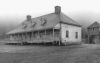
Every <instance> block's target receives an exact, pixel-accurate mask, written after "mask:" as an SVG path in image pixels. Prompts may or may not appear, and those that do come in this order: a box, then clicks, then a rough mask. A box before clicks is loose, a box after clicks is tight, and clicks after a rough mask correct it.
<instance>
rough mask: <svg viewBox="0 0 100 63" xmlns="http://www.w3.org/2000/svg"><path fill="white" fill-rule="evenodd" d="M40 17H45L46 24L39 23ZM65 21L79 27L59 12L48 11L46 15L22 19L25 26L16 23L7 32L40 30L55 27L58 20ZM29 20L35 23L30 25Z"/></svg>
mask: <svg viewBox="0 0 100 63" xmlns="http://www.w3.org/2000/svg"><path fill="white" fill-rule="evenodd" d="M41 18H46V19H47V21H46V24H44V25H43V26H42V25H41ZM60 21H61V22H63V23H67V24H70V25H75V26H79V27H81V25H80V24H78V23H77V22H75V21H74V20H72V19H71V18H69V17H68V16H66V15H65V14H63V13H62V12H60V14H56V13H55V12H54V13H50V14H47V15H43V16H40V17H36V18H32V19H31V21H27V20H26V21H24V22H22V23H26V24H27V27H26V28H24V29H23V28H22V23H21V24H20V25H18V26H17V27H16V28H14V29H13V30H12V31H10V32H8V33H7V34H15V33H21V32H28V31H36V30H42V29H48V28H53V27H55V26H56V25H57V24H58V23H59V22H60ZM31 22H35V23H36V24H35V25H34V26H33V27H31Z"/></svg>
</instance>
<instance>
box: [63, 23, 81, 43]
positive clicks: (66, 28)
mask: <svg viewBox="0 0 100 63" xmlns="http://www.w3.org/2000/svg"><path fill="white" fill-rule="evenodd" d="M61 27H62V28H61V29H62V30H61V32H62V41H63V42H81V27H77V26H73V25H68V24H61ZM66 31H68V32H69V37H68V38H66ZM76 32H78V38H76V34H75V33H76Z"/></svg>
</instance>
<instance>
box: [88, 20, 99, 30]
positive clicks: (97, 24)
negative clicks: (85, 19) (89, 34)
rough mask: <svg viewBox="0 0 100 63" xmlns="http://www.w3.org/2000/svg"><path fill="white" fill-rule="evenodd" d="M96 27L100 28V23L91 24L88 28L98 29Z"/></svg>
mask: <svg viewBox="0 0 100 63" xmlns="http://www.w3.org/2000/svg"><path fill="white" fill-rule="evenodd" d="M96 27H100V23H98V22H97V21H95V22H94V23H93V24H91V25H90V26H89V27H88V28H96Z"/></svg>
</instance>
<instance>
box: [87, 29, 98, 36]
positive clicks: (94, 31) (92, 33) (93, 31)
mask: <svg viewBox="0 0 100 63" xmlns="http://www.w3.org/2000/svg"><path fill="white" fill-rule="evenodd" d="M88 34H89V35H99V28H94V30H93V28H90V29H88Z"/></svg>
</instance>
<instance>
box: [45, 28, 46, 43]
mask: <svg viewBox="0 0 100 63" xmlns="http://www.w3.org/2000/svg"><path fill="white" fill-rule="evenodd" d="M45 42H46V30H45Z"/></svg>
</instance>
